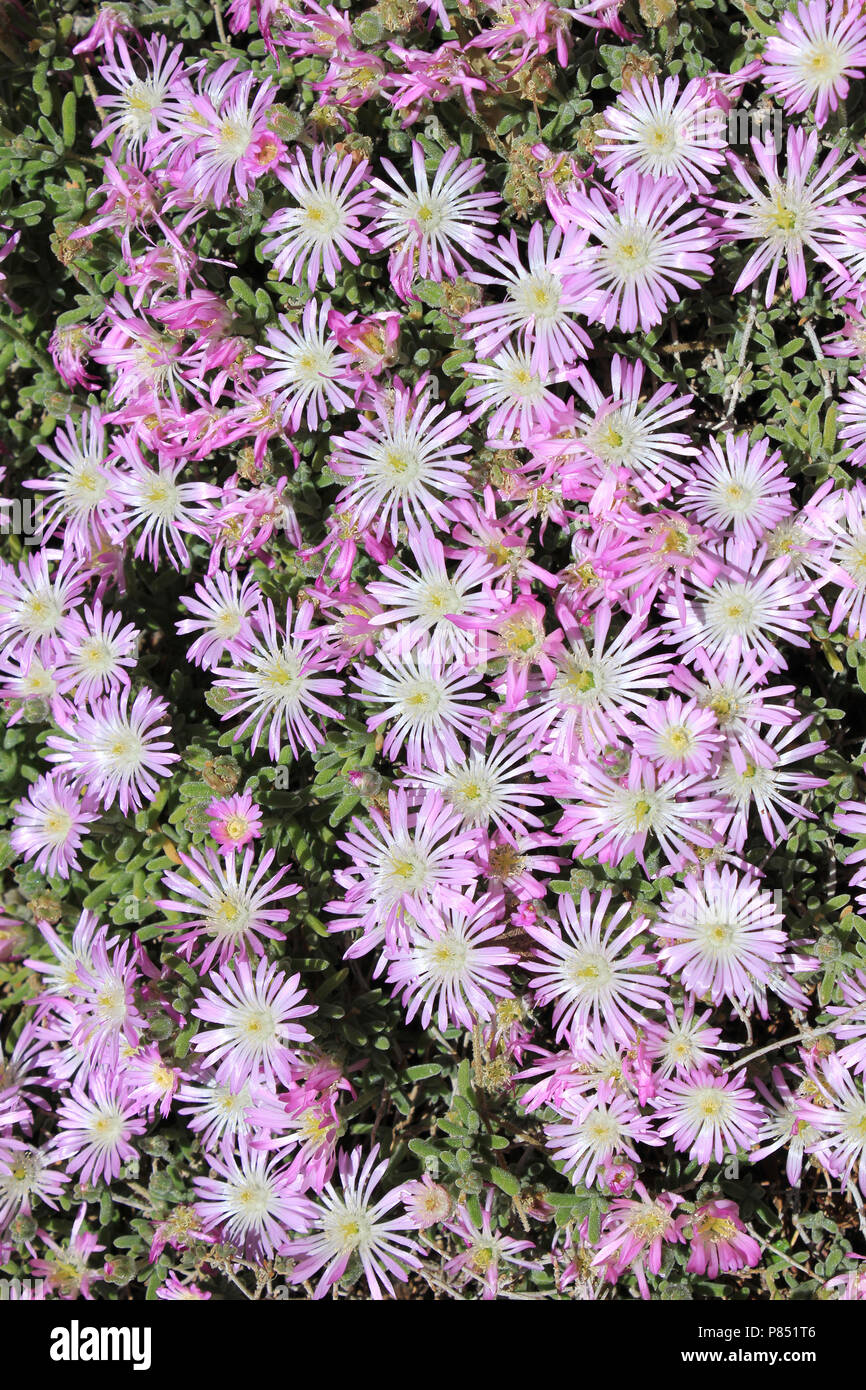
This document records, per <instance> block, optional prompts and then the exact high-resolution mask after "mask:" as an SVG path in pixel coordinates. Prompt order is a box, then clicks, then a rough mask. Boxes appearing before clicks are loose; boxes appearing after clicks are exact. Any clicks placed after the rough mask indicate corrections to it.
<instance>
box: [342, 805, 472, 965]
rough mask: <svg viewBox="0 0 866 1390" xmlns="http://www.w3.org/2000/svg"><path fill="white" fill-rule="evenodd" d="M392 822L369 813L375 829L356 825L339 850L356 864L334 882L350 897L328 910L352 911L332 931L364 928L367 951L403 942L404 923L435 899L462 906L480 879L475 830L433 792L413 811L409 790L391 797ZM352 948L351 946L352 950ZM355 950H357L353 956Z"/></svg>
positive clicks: (364, 946) (355, 822)
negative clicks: (468, 890)
mask: <svg viewBox="0 0 866 1390" xmlns="http://www.w3.org/2000/svg"><path fill="white" fill-rule="evenodd" d="M387 809H388V814H387V818H386V817H385V816H383V815H382V813H381V812H380V811H378V810H377V809H376V808H375V807H371V809H370V819H371V821H372V825H367V824H366V823H365V822H364V821H360V820H357V819H355V820H353V822H352V830H351V831H350V832H349V834H348V836H347V838H346V839H345V840H339V841H338V842H337V843H338V847H339V848H340V849H341V850H343V852H344V853H345V854H347V855H349V856H350V858H351V859H352V861H353V862H352V867H351V868H346V869H338V870H337V871H336V872H335V874H334V878H335V880H336V882H337V883H338V884H339V886H340V887H341V888H344V889H345V890H346V894H347V896H346V900H345V901H343V902H336V903H329V904H328V910H329V911H332V912H346V910H347V908H348V909H349V912H350V914H354V915H348V916H345V917H342V918H337V920H335V921H334V923H333V929H334V930H335V931H337V930H341V929H345V928H347V927H349V928H351V927H357V926H364V927H365V929H366V930H365V937H364V940H363V943H362V944H363V949H366V950H372V949H373V948H374V947H376V946H378V945H380V944H381V943H382V942H383V941H385V940H387V941H388V945H389V949H390V948H392V946H393V947H394V949H396V943H397V942H398V941H399V940H400V939H401V928H402V929H403V930H402V940H403V941H404V942H405V940H406V939H407V938H406V935H405V918H406V915H407V914H411V916H412V917H413V918H416V917H417V915H418V913H419V911H422V910H423V908H424V906H425V904H429V903H430V902H431V900H432V899H433V898H434V895H435V896H436V897H437V898H438V899H439V901H440V902H445V903H450V902H455V901H456V902H457V905H458V906H459V905H460V902H461V901H462V898H461V894H462V892H463V891H464V890H465V888H466V887H467V885H468V884H470V883H473V882H474V881H475V880H476V879H477V878H478V877H479V873H478V869H477V868H476V866H475V864H474V863H473V862H472V861H471V859H470V855H471V854H472V853H473V851H474V850H475V849H476V847H477V844H478V832H477V831H476V830H467V829H466V828H465V826H463V824H462V817H461V815H460V813H459V811H457V810H455V809H454V807H452V806H448V805H446V803H445V802H444V801H443V799H442V796H441V795H440V793H439V792H435V791H433V792H428V793H427V794H426V796H425V797H424V799H423V801H422V802H421V804H420V806H419V807H418V809H417V810H416V811H414V812H410V809H409V798H408V797H407V795H406V793H405V792H404V791H390V792H389V793H388V808H387ZM352 949H353V948H351V947H350V950H352ZM356 953H358V952H356Z"/></svg>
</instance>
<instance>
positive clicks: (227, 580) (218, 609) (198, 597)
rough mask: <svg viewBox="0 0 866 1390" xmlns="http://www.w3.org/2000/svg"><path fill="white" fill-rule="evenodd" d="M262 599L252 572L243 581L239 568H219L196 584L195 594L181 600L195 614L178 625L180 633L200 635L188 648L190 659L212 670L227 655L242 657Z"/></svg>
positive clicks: (249, 640) (250, 636)
mask: <svg viewBox="0 0 866 1390" xmlns="http://www.w3.org/2000/svg"><path fill="white" fill-rule="evenodd" d="M261 601H262V591H261V589H260V588H259V586H258V584H257V583H256V581H255V579H254V577H253V576H252V574H246V575H244V578H243V580H241V579H239V578H238V574H237V570H232V572H231V574H226V573H225V572H224V571H223V570H217V572H216V574H214V575H212V576H209V577H207V578H205V579H203V580H202V582H201V583H200V584H196V586H195V597H194V598H191V597H190V596H189V595H188V594H187V595H185V596H184V597H183V598H182V599H181V603H182V604H183V606H184V608H186V609H187V610H188V611H189V612H190V613H192V614H193V617H191V618H182V619H181V621H180V622H179V623H178V624H177V630H178V632H179V633H180V634H181V636H187V635H188V634H190V633H193V632H196V633H198V634H199V635H198V636H197V637H196V639H195V641H194V642H192V643H191V644H190V646H189V648H188V649H187V658H188V660H190V661H194V662H195V664H196V665H197V666H201V667H202V669H203V670H205V671H209V670H211V669H212V668H213V667H214V666H216V665H218V664H219V662H220V661H221V660H222V658H223V657H224V656H230V657H235V658H239V657H240V656H241V654H242V653H243V652H244V651H245V650H246V648H247V647H248V646H249V644H250V642H251V641H252V639H253V626H252V616H253V614H254V613H255V611H256V609H257V608H258V607H259V604H260V603H261Z"/></svg>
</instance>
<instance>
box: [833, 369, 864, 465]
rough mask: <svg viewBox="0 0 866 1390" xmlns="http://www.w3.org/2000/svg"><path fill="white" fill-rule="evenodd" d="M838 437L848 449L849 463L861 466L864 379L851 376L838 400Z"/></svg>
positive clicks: (862, 460)
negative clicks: (846, 388)
mask: <svg viewBox="0 0 866 1390" xmlns="http://www.w3.org/2000/svg"><path fill="white" fill-rule="evenodd" d="M838 420H839V438H840V439H841V440H843V441H844V443H845V445H846V446H847V448H848V449H849V450H850V458H851V463H852V464H854V465H855V466H857V467H862V466H863V464H864V463H866V380H864V378H863V377H862V376H855V377H851V379H850V380H849V382H848V390H847V391H843V392H842V396H841V399H840V402H839V413H838Z"/></svg>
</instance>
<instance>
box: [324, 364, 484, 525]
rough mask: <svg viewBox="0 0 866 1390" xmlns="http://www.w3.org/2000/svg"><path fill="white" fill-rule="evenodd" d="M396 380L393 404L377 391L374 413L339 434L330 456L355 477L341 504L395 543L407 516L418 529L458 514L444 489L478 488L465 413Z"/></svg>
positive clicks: (463, 493) (465, 492) (455, 494)
mask: <svg viewBox="0 0 866 1390" xmlns="http://www.w3.org/2000/svg"><path fill="white" fill-rule="evenodd" d="M393 385H394V391H395V397H394V401H393V405H391V404H389V402H388V401H387V400H386V398H385V397H384V396H383V395H382V394H377V395H376V396H375V397H374V398H373V409H374V411H375V415H376V418H375V419H374V420H370V419H368V418H367V416H362V418H361V420H360V428H359V429H356V430H351V431H350V432H349V433H348V434H346V435H341V436H340V437H338V438H336V439H335V440H334V453H333V455H332V456H331V459H330V460H329V462H330V466H331V468H332V469H333V471H334V472H335V473H338V474H339V475H340V476H341V477H348V478H350V479H351V482H350V483H349V484H348V486H347V487H346V488H345V489H344V490H343V492H341V493H340V495H339V497H338V498H337V501H336V503H335V506H336V508H337V510H338V511H339V510H341V509H346V510H348V511H351V512H352V513H353V514H354V516H355V520H356V523H357V525H358V527H359V528H360V530H362V531H363V530H366V529H370V530H371V531H372V532H373V534H374V535H375V536H376V537H377V539H378V540H381V539H382V537H383V536H385V535H388V536H390V539H391V541H392V543H393V544H394V545H396V544H397V537H398V526H399V523H400V522H401V521H405V522H407V523H408V524H409V525H410V526H412V527H413V528H414V529H415V530H416V531H420V530H421V529H422V528H423V527H424V525H425V523H429V524H430V525H431V526H434V527H437V528H441V527H442V526H444V524H445V523H446V521H447V520H449V519H450V518H451V516H452V511H451V507H450V506H449V503H448V502H447V501H445V500H443V497H442V495H441V494H443V493H444V494H445V496H446V497H447V498H449V499H451V500H453V499H455V498H459V497H467V498H468V497H470V496H471V492H472V489H471V487H470V485H469V482H468V480H467V478H466V474H467V472H468V467H469V466H468V463H467V462H466V461H465V460H464V459H463V455H464V454H467V453H468V452H469V448H470V446H469V445H468V444H461V443H458V442H456V441H457V440H459V438H460V436H461V435H462V434H463V433H464V432H465V430H466V425H467V419H466V417H465V415H462V414H461V413H459V412H457V411H451V412H449V414H447V415H445V416H444V418H440V417H441V416H442V412H443V411H444V409H445V405H444V403H442V402H440V403H439V404H436V405H433V404H431V402H430V389H429V387H426V388H424V389H423V390H422V391H421V392H420V393H419V392H418V390H417V388H416V389H415V390H411V389H410V388H409V387H406V386H404V385H403V383H402V382H401V381H396V380H395V381H394V383H393Z"/></svg>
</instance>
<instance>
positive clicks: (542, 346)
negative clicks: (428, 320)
mask: <svg viewBox="0 0 866 1390" xmlns="http://www.w3.org/2000/svg"><path fill="white" fill-rule="evenodd" d="M526 250H527V259H528V267H525V266H524V265H523V262H522V259H521V255H520V245H519V243H518V241H517V237H516V235H515V233H514V232H512V233H511V235H510V237H500V238H499V241H498V243H497V249H496V250H495V251H494V250H493V249H492V248H488V249H487V250H486V251H485V254H484V261H485V265H490V266H492V267H493V270H494V271H495V272H496V273H495V274H490V273H488V272H487V271H484V272H482V271H474V272H472V274H471V275H470V277H469V278H470V279H471V280H474V281H476V283H478V284H479V285H494V286H497V287H499V288H501V289H504V290H505V291H506V295H507V298H506V299H505V301H504V302H503V303H501V304H488V305H485V306H484V307H483V308H480V309H473V310H471V311H470V312H469V313H468V314H466V315H465V317H464V319H463V322H464V324H465V329H464V336H465V337H466V338H468V339H470V340H474V341H475V342H476V345H477V351H478V354H479V356H481V357H491V356H493V354H494V353H496V351H497V349H499V348H500V347H502V345H503V344H504V343H505V342H506V341H507V340H508V339H509V338H511V337H513V336H516V337H518V338H519V343H520V347H521V348H522V349H523V352H522V354H521V356H522V359H523V363H524V364H525V365H524V366H523V370H526V369H528V370H529V371H530V372H531V373H534V374H535V376H536V378H538V379H546V377H547V374H548V373H549V372H550V371H551V370H557V369H559V368H561V367H563V366H569V365H570V364H571V363H572V362H575V361H576V360H577V358H578V357H585V356H586V354H587V352H588V350H589V347H590V340H589V337H588V336H587V333H586V331H585V330H584V329H583V328H581V327H580V326H579V324H577V323H576V322H575V317H574V316H575V315H576V314H588V313H589V312H590V311H591V310H592V309H593V308H594V307H595V301H596V295H595V293H594V291H593V290H592V288H591V282H590V277H589V276H588V274H587V271H586V268H585V267H586V260H587V256H586V236H585V235H584V236H583V237H582V238H581V237H580V236H579V235H577V234H574V235H573V236H572V238H571V240H570V241H569V242H567V243H566V244H565V245H563V244H562V231H561V230H560V229H559V228H555V229H554V231H553V232H552V233H551V236H550V241H549V242H548V245H547V248H546V249H545V245H544V230H543V228H542V225H541V223H540V222H536V223H534V225H533V227H532V230H531V232H530V234H529V241H528V243H527V248H526ZM511 351H512V356H513V360H514V362H515V363H517V364H518V368H519V367H520V362H521V359H520V358H517V357H514V350H513V349H512V350H511ZM527 355H528V362H527V360H526V359H527ZM497 360H498V359H497ZM506 365H509V364H508V363H507V362H506ZM514 370H515V368H514V367H512V371H514ZM503 384H504V378H503Z"/></svg>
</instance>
